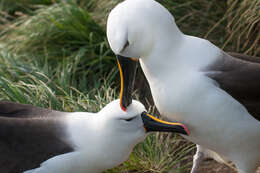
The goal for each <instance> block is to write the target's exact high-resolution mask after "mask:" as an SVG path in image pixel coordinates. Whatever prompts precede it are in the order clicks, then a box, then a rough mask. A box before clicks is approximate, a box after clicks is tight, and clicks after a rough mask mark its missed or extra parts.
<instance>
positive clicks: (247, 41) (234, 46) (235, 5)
mask: <svg viewBox="0 0 260 173" xmlns="http://www.w3.org/2000/svg"><path fill="white" fill-rule="evenodd" d="M223 22H226V26H225V30H226V32H225V34H224V35H225V37H224V38H225V41H224V43H223V45H222V46H221V47H222V48H223V49H227V50H229V51H234V52H241V53H245V54H249V55H254V56H257V55H258V56H259V55H260V29H259V28H260V1H259V0H242V1H239V0H235V1H233V0H229V1H228V2H227V10H226V12H225V14H224V15H223V17H222V18H221V19H220V20H219V22H217V23H216V24H215V25H214V26H213V27H212V28H211V29H210V30H209V31H208V33H207V34H206V35H210V34H212V31H214V30H217V29H216V28H217V27H218V26H219V25H221V24H222V23H223Z"/></svg>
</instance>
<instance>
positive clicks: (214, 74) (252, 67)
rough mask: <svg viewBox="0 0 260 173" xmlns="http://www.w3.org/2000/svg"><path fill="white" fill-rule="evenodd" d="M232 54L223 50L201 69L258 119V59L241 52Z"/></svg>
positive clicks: (259, 63)
mask: <svg viewBox="0 0 260 173" xmlns="http://www.w3.org/2000/svg"><path fill="white" fill-rule="evenodd" d="M233 55H236V56H237V57H233V56H230V55H228V54H226V53H224V52H223V54H222V56H221V57H219V59H218V60H217V61H216V62H214V63H213V64H211V65H210V66H208V67H207V68H206V69H203V71H205V72H206V75H207V76H208V77H210V78H211V79H213V80H215V81H216V82H217V83H218V84H219V86H220V88H222V89H223V90H225V91H226V92H227V93H229V94H230V95H231V96H232V97H233V98H235V99H236V100H237V101H239V102H240V103H241V104H243V105H244V106H245V107H246V109H247V110H248V112H249V113H250V114H251V115H252V116H254V117H255V118H256V119H257V120H259V121H260V61H258V60H259V59H257V58H252V57H249V56H243V55H241V54H233Z"/></svg>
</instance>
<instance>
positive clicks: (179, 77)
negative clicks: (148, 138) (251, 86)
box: [107, 0, 260, 173]
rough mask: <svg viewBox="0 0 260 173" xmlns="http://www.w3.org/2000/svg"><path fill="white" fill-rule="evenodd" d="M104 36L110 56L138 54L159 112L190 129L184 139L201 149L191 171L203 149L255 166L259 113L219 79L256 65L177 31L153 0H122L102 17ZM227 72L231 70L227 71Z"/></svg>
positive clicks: (242, 167) (259, 158) (248, 170)
mask: <svg viewBox="0 0 260 173" xmlns="http://www.w3.org/2000/svg"><path fill="white" fill-rule="evenodd" d="M107 37H108V40H109V43H110V46H111V49H112V50H113V51H114V53H115V54H117V55H120V56H124V57H135V58H140V63H141V67H142V69H143V71H144V74H145V76H146V78H147V80H148V82H149V84H150V87H151V91H152V95H153V99H154V102H155V105H156V106H157V108H158V110H159V111H160V113H161V115H162V116H165V117H167V118H168V119H170V120H174V121H175V120H177V121H179V122H182V123H184V124H185V125H187V127H188V128H189V129H190V132H191V135H190V136H185V137H186V138H187V139H188V140H190V141H192V142H194V143H196V144H199V146H200V147H199V148H201V152H200V149H199V148H198V152H197V155H196V157H194V163H195V165H194V166H195V167H194V168H193V170H192V172H193V173H195V172H196V171H197V167H196V164H198V163H197V161H198V159H196V158H197V156H199V155H200V154H202V155H203V148H204V147H205V150H207V152H210V151H211V150H212V151H214V152H216V153H218V154H219V155H220V157H222V158H227V159H229V160H231V161H233V163H234V164H235V165H236V166H237V168H238V170H239V172H240V173H253V172H254V171H255V169H256V168H257V167H258V166H260V121H259V119H258V120H257V118H259V114H258V115H256V114H249V113H248V110H247V109H246V107H245V105H242V104H241V103H240V102H239V101H240V100H239V101H238V100H236V99H235V98H234V97H235V96H234V97H232V96H233V91H232V87H231V88H230V90H231V91H230V92H228V91H227V90H225V87H226V85H225V84H226V83H227V82H226V80H222V79H223V78H224V77H225V79H229V80H227V81H232V80H233V79H236V78H238V77H239V76H241V77H242V76H247V75H248V74H251V75H252V74H254V73H257V72H258V74H259V70H258V69H260V65H258V64H253V63H251V62H245V61H242V60H234V58H233V57H231V56H229V55H227V54H226V53H225V52H223V51H222V50H220V49H219V48H218V47H216V46H214V45H213V44H212V43H210V42H209V41H207V40H204V39H201V38H197V37H193V36H188V35H185V34H183V33H182V32H181V31H180V30H179V29H178V27H177V25H176V24H175V21H174V18H173V17H172V15H171V14H170V13H169V12H168V11H167V10H166V9H165V8H164V7H163V6H161V5H160V4H159V3H157V2H156V1H154V0H126V1H124V2H122V3H121V4H119V5H118V6H116V7H115V8H114V9H113V10H112V11H111V13H110V15H109V17H108V22H107ZM233 65H234V66H233ZM245 67H248V69H246V70H244V71H240V69H244V68H245ZM250 67H252V68H250ZM253 67H254V68H253ZM257 67H258V68H257ZM252 69H254V70H255V71H254V70H252ZM232 70H233V71H234V72H237V73H230V74H229V72H233V71H232ZM232 75H233V76H232ZM259 75H260V74H259ZM259 75H258V76H259ZM228 77H229V78H228ZM223 81H224V82H223ZM242 83H243V82H242ZM259 83H260V82H258V84H259ZM232 86H234V87H236V89H240V88H239V86H240V85H232ZM245 94H246V93H245ZM252 115H253V116H254V117H255V118H254V117H253V116H252ZM212 155H215V154H212ZM198 162H199V161H198Z"/></svg>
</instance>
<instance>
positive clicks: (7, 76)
mask: <svg viewBox="0 0 260 173" xmlns="http://www.w3.org/2000/svg"><path fill="white" fill-rule="evenodd" d="M19 58H20V57H19V56H17V55H12V54H10V53H7V52H6V51H1V52H0V74H1V77H0V98H1V100H10V101H14V102H19V103H26V104H33V105H37V106H42V107H49V108H53V109H56V110H66V111H76V110H82V111H83V110H85V111H86V110H87V111H94V112H96V111H98V110H100V109H101V108H102V107H104V105H106V104H107V103H109V102H111V101H112V100H114V99H116V98H118V97H117V95H118V93H117V92H116V90H115V89H112V88H111V86H113V84H112V81H113V79H112V78H114V73H115V71H112V72H111V73H110V74H109V75H108V76H106V77H103V78H100V79H98V80H96V81H95V82H89V83H88V81H87V80H86V79H84V78H85V77H86V76H82V77H81V79H77V78H76V77H75V72H73V68H72V67H73V66H76V64H77V61H74V62H71V61H69V59H67V62H63V63H60V64H59V65H58V66H56V68H54V67H53V68H52V67H51V66H48V61H45V62H43V63H41V62H39V61H38V60H37V59H35V60H32V61H30V62H28V61H26V62H24V61H21V60H20V59H19ZM64 61H65V60H64Z"/></svg>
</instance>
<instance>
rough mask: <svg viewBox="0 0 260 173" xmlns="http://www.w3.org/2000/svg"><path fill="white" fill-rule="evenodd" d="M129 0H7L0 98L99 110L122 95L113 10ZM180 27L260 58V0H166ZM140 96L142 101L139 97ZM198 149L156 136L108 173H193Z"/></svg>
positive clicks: (1, 29)
mask: <svg viewBox="0 0 260 173" xmlns="http://www.w3.org/2000/svg"><path fill="white" fill-rule="evenodd" d="M121 1H122V0H88V1H86V0H66V1H65V0H0V74H1V75H0V100H10V101H13V102H19V103H27V104H33V105H36V106H41V107H46V108H52V109H56V110H64V111H89V112H97V111H99V110H100V109H101V108H102V107H104V106H105V105H106V104H107V103H109V102H111V101H112V100H114V99H117V98H119V87H120V86H119V85H120V83H119V74H118V72H117V67H116V61H115V57H114V55H113V53H112V51H111V50H110V48H109V45H108V43H107V40H106V34H105V26H106V18H107V15H108V13H109V11H110V10H111V9H112V8H113V7H114V6H115V5H116V4H117V3H119V2H121ZM160 3H162V4H163V5H164V6H165V7H166V8H167V9H169V11H170V12H171V13H172V14H173V15H174V17H175V20H176V22H177V24H178V26H179V27H180V29H181V30H182V31H183V32H184V33H186V34H190V35H194V36H199V37H204V38H207V39H209V40H210V41H211V42H213V43H214V44H216V45H217V46H219V47H222V48H223V49H224V50H228V51H234V52H243V53H246V54H249V55H260V45H259V44H260V43H259V39H260V30H259V28H260V27H259V26H260V22H259V21H260V1H259V0H235V1H232V0H228V1H220V0H161V1H160ZM137 97H138V96H137ZM193 152H194V145H192V144H190V143H189V142H186V141H185V140H184V139H182V138H180V137H177V136H175V135H171V134H159V133H154V134H152V135H150V136H148V137H147V139H146V140H145V141H144V142H142V143H141V144H139V145H138V146H137V147H136V148H135V149H134V151H133V153H132V154H131V156H130V158H129V160H128V161H126V162H125V163H123V164H122V165H120V166H118V167H116V168H114V169H111V170H108V171H107V172H106V173H143V172H146V173H167V172H179V173H183V172H187V170H188V169H189V168H190V166H191V153H193Z"/></svg>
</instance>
